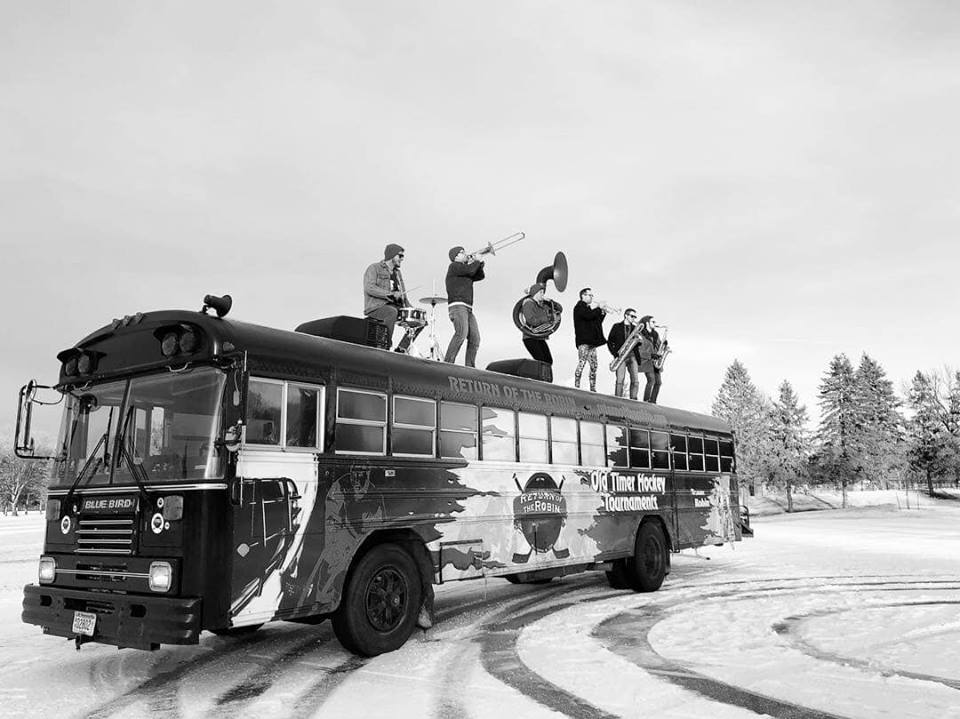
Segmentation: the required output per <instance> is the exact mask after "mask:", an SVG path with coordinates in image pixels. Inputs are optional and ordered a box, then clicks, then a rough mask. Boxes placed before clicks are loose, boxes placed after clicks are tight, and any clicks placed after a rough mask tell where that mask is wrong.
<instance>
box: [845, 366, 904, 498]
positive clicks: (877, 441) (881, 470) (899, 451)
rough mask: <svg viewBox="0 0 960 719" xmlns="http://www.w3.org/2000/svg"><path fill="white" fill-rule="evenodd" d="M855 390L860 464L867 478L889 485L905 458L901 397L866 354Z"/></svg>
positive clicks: (881, 369)
mask: <svg viewBox="0 0 960 719" xmlns="http://www.w3.org/2000/svg"><path fill="white" fill-rule="evenodd" d="M853 391H854V400H855V402H856V406H857V414H858V416H859V419H860V422H861V424H860V429H859V432H858V436H857V447H858V457H857V461H858V464H859V465H860V466H861V467H862V468H863V476H864V478H865V479H867V480H869V481H870V482H872V483H874V484H878V485H882V486H883V487H884V488H886V487H887V485H888V481H889V478H890V475H891V474H892V473H893V472H894V471H895V470H897V469H898V468H902V467H903V464H904V460H905V447H904V441H903V417H901V415H900V412H899V407H900V400H899V399H897V397H896V395H895V394H894V391H893V383H892V382H891V381H890V380H888V379H887V377H886V372H884V370H883V368H882V367H881V366H880V364H879V363H878V362H876V361H875V360H874V359H872V358H871V357H870V356H869V355H867V354H866V353H864V354H863V356H862V357H861V359H860V366H859V367H858V368H857V371H856V373H855V374H854V387H853Z"/></svg>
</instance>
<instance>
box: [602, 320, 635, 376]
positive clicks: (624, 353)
mask: <svg viewBox="0 0 960 719" xmlns="http://www.w3.org/2000/svg"><path fill="white" fill-rule="evenodd" d="M641 328H642V325H635V326H634V328H633V331H632V332H631V333H630V334H629V335H627V339H626V340H624V342H623V346H622V347H621V348H620V351H619V352H617V356H616V357H614V358H613V361H612V362H611V363H610V371H611V372H616V371H617V370H618V369H620V365H622V364H623V363H624V362H626V361H627V357H629V356H630V353H631V352H633V348H634V347H636V346H637V343H638V342H639V341H640V329H641Z"/></svg>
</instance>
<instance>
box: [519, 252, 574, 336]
mask: <svg viewBox="0 0 960 719" xmlns="http://www.w3.org/2000/svg"><path fill="white" fill-rule="evenodd" d="M547 280H553V284H554V286H555V287H556V288H557V291H558V292H563V291H564V290H565V289H567V257H566V255H564V254H563V253H562V252H558V253H557V254H556V256H555V257H554V258H553V264H552V265H547V266H546V267H544V268H543V269H542V270H540V272H538V273H537V280H536V281H537V283H539V284H541V285H544V286H546V284H547ZM525 299H527V297H526V296H524V297H521V298H520V299H519V300H517V304H515V305H514V306H513V324H515V325H516V326H517V329H518V330H520V331H521V332H523V333H524V334H527V335H531V336H533V337H536V338H537V339H546V338H547V337H549V336H550V335H552V334H553V333H554V332H556V331H557V328H558V327H560V313H561V312H563V307H562V306H561V305H560V303H559V302H554V301H553V300H550V299H545V300H544V303H545V304H546V305H547V308H548V310H549V314H550V321H549V322H546V323H544V324H543V325H540V326H539V327H529V326H528V325H527V323H526V322H525V321H524V319H523V313H522V312H521V311H520V310H521V308H522V307H523V301H524V300H525Z"/></svg>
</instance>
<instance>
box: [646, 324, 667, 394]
mask: <svg viewBox="0 0 960 719" xmlns="http://www.w3.org/2000/svg"><path fill="white" fill-rule="evenodd" d="M665 344H666V340H663V341H661V339H660V333H659V332H657V326H656V324H654V321H653V317H652V316H651V315H644V316H643V317H641V318H640V345H639V352H640V371H641V372H643V374H644V376H645V377H646V379H647V384H646V386H645V387H644V388H643V401H644V402H650V403H651V404H656V403H657V395H659V394H660V384H661V377H660V375H661V374H662V368H661V367H659V366H658V364H659V363H658V362H657V360H659V359H660V358H661V356H662V355H661V353H662V352H663V348H664V345H665Z"/></svg>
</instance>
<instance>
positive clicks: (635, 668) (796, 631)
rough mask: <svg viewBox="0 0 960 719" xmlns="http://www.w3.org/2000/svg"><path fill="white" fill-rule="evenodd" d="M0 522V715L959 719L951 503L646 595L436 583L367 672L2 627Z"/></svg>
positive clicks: (695, 566)
mask: <svg viewBox="0 0 960 719" xmlns="http://www.w3.org/2000/svg"><path fill="white" fill-rule="evenodd" d="M40 521H41V520H40V518H39V517H37V516H36V515H33V516H30V517H17V518H13V517H9V518H0V617H2V619H3V623H2V624H0V664H2V666H3V669H4V671H3V682H2V685H0V716H10V717H49V716H62V717H72V716H95V717H114V716H116V717H140V716H145V715H150V716H160V717H195V716H224V717H226V716H229V717H261V718H266V719H270V718H272V717H312V716H317V717H351V718H359V717H382V716H383V717H450V718H454V717H464V718H466V717H470V718H476V719H482V718H484V717H491V718H496V719H504V717H518V718H519V717H547V716H553V717H556V716H571V717H611V716H636V717H639V716H654V717H671V718H672V717H710V718H711V719H725V718H726V717H749V716H758V715H769V716H776V717H797V718H811V719H812V718H813V717H817V718H822V717H833V716H844V717H896V718H898V719H899V718H904V719H907V718H910V717H918V718H919V717H923V719H931V718H933V717H936V718H938V719H939V718H941V717H958V718H960V614H958V611H957V609H958V606H960V560H958V557H960V508H957V507H955V506H953V505H952V503H938V504H935V505H931V504H929V503H928V504H927V506H924V507H923V508H921V509H919V510H910V511H907V510H897V509H896V508H895V507H893V508H891V507H890V506H889V505H888V506H887V508H884V509H877V508H872V509H869V508H867V509H863V508H861V509H852V510H849V511H824V512H805V513H803V514H797V515H779V516H773V517H762V518H757V519H756V520H755V528H756V531H757V537H756V538H755V539H751V540H747V541H744V542H742V543H740V544H737V545H734V546H732V547H731V546H725V547H711V548H710V549H709V550H703V551H701V552H700V553H699V556H696V555H694V554H693V553H690V552H684V553H683V554H681V555H680V556H675V557H674V559H673V572H672V573H671V574H670V576H669V577H668V578H667V581H666V583H665V584H664V587H663V588H662V589H661V590H660V591H659V592H656V593H654V594H647V595H641V594H633V593H631V592H626V591H616V590H612V589H610V588H609V587H608V586H607V584H606V581H605V578H604V577H603V576H602V575H600V574H584V575H577V576H573V577H567V578H565V579H563V580H561V581H556V580H555V581H554V582H552V583H551V584H548V585H541V586H532V585H523V586H514V585H511V584H508V583H507V582H504V581H502V580H489V581H485V580H476V581H473V582H463V583H458V584H453V585H444V586H443V587H440V588H439V591H438V600H437V607H438V610H439V613H440V621H439V623H438V624H437V626H435V627H434V628H433V629H431V630H430V631H428V632H425V633H423V634H420V635H418V636H417V637H415V638H414V639H413V640H411V641H410V642H409V643H408V644H407V645H406V646H405V647H403V648H402V649H401V650H399V651H397V652H394V653H392V654H389V655H384V656H382V657H377V658H375V659H359V658H356V657H353V656H351V655H349V654H348V653H346V652H345V651H344V650H343V649H342V648H341V647H340V645H339V644H338V642H337V641H336V639H335V638H333V635H332V632H331V631H330V627H329V624H323V625H320V626H307V625H298V624H289V623H277V624H274V625H272V626H267V627H265V628H264V629H263V630H261V631H260V632H258V633H256V634H254V635H250V636H247V637H243V638H229V639H228V638H219V637H215V636H212V635H204V637H203V640H202V642H201V644H200V645H199V646H196V647H179V648H177V647H174V648H168V647H164V648H163V649H161V650H159V651H157V652H152V653H146V652H138V651H134V650H129V649H125V650H122V651H118V650H116V649H114V648H110V647H103V646H96V645H85V646H84V647H83V649H82V651H80V652H76V651H74V649H73V647H72V644H71V643H69V642H67V641H66V640H63V639H57V638H53V637H46V636H43V635H42V634H41V632H40V631H39V629H37V628H36V627H31V626H27V625H24V624H22V623H20V621H19V612H20V600H21V596H20V592H21V587H22V585H23V584H24V583H27V582H30V581H33V575H34V573H35V560H36V556H37V555H38V553H39V548H40V547H39V538H40V530H41V523H40Z"/></svg>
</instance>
